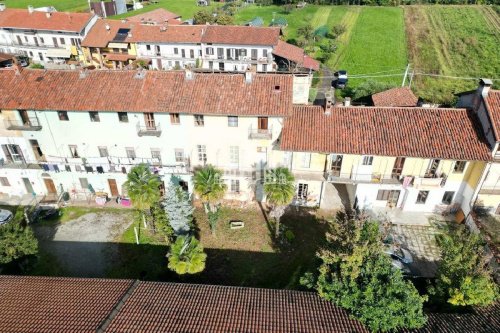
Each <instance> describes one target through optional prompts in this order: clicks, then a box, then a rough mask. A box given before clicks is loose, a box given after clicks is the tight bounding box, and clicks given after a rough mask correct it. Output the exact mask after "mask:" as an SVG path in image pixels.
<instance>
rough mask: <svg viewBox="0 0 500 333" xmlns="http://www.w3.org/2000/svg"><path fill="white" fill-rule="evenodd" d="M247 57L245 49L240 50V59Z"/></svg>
mask: <svg viewBox="0 0 500 333" xmlns="http://www.w3.org/2000/svg"><path fill="white" fill-rule="evenodd" d="M246 56H247V49H240V57H246Z"/></svg>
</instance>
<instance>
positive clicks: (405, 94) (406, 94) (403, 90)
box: [372, 87, 418, 107]
mask: <svg viewBox="0 0 500 333" xmlns="http://www.w3.org/2000/svg"><path fill="white" fill-rule="evenodd" d="M372 100H373V105H374V106H403V107H404V106H417V102H418V98H417V96H415V95H414V94H413V92H412V91H411V89H410V88H408V87H399V88H392V89H389V90H386V91H382V92H379V93H377V94H373V95H372Z"/></svg>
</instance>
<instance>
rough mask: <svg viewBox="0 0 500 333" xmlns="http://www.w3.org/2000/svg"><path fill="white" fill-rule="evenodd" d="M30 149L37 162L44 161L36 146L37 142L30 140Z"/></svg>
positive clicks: (37, 145) (38, 147)
mask: <svg viewBox="0 0 500 333" xmlns="http://www.w3.org/2000/svg"><path fill="white" fill-rule="evenodd" d="M30 144H31V149H33V154H35V158H36V160H37V161H45V157H44V156H43V152H42V148H40V145H39V144H38V141H37V140H30Z"/></svg>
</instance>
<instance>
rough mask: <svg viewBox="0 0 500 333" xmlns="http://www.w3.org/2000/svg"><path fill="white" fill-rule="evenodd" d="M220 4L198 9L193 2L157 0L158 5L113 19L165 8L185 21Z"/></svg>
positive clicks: (212, 2) (190, 0)
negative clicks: (200, 11) (198, 12)
mask: <svg viewBox="0 0 500 333" xmlns="http://www.w3.org/2000/svg"><path fill="white" fill-rule="evenodd" d="M220 5H221V4H220V3H218V2H215V1H211V4H210V6H208V7H200V6H198V5H196V1H195V0H158V3H156V4H151V5H145V6H144V8H143V9H139V10H134V11H131V12H128V13H126V14H121V15H116V16H114V17H113V18H116V19H118V18H124V17H129V16H134V15H137V14H141V13H145V12H149V11H151V10H154V9H158V8H165V9H166V10H168V11H171V12H173V13H176V14H179V15H180V16H182V19H184V20H186V19H189V18H192V17H193V15H194V13H196V12H197V11H199V10H211V9H213V8H216V7H217V6H220Z"/></svg>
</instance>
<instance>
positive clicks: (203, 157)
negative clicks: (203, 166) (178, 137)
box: [197, 145, 207, 163]
mask: <svg viewBox="0 0 500 333" xmlns="http://www.w3.org/2000/svg"><path fill="white" fill-rule="evenodd" d="M197 150H198V162H200V163H206V162H207V146H205V145H198V146H197Z"/></svg>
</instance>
